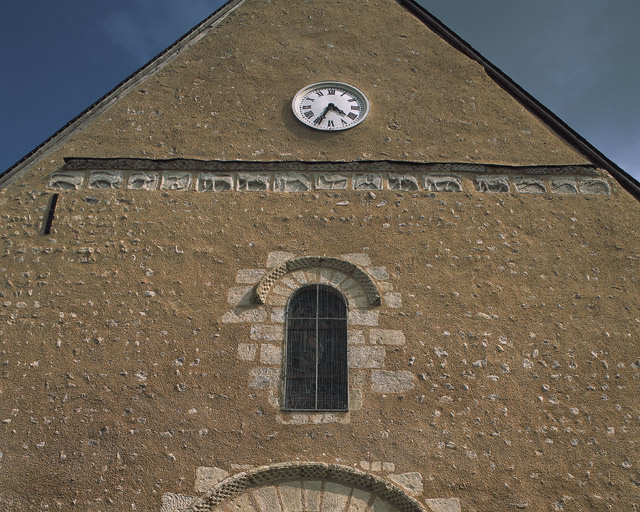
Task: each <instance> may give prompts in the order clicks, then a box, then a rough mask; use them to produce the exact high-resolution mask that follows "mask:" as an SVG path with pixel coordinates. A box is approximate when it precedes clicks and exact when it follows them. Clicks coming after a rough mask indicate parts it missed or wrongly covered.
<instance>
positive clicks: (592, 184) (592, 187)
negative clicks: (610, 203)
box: [578, 178, 611, 195]
mask: <svg viewBox="0 0 640 512" xmlns="http://www.w3.org/2000/svg"><path fill="white" fill-rule="evenodd" d="M578 185H579V186H580V192H582V193H583V194H595V195H608V194H611V188H610V187H609V183H607V182H606V181H605V180H598V179H594V178H588V179H583V180H580V181H579V183H578Z"/></svg>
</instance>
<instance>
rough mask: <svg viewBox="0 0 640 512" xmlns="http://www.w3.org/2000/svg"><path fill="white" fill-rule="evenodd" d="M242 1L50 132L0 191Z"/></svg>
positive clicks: (1, 181) (1, 177)
mask: <svg viewBox="0 0 640 512" xmlns="http://www.w3.org/2000/svg"><path fill="white" fill-rule="evenodd" d="M244 2H245V0H228V1H227V2H226V3H225V4H224V5H222V6H221V7H220V8H219V9H217V10H216V11H214V12H213V13H212V14H211V15H210V16H208V17H207V18H205V19H204V20H203V21H202V22H200V23H198V24H197V25H196V26H195V27H193V28H192V29H191V30H189V31H188V32H187V33H186V34H185V35H183V36H182V37H181V38H180V39H178V40H177V41H175V42H174V43H173V44H171V45H170V46H169V47H168V48H166V49H165V50H163V51H162V52H160V53H159V54H158V55H156V56H155V57H153V58H152V59H151V60H149V61H148V62H147V63H146V64H144V65H143V66H142V67H140V68H139V69H138V70H136V71H134V72H133V73H132V74H131V75H129V76H128V77H127V78H125V79H124V80H123V81H122V82H120V83H119V84H118V85H116V86H115V87H114V88H113V89H111V90H110V91H109V92H107V93H106V94H105V95H104V96H102V97H101V98H99V99H98V100H97V101H95V102H94V103H92V104H91V105H89V106H88V107H87V108H86V109H85V110H83V111H82V112H81V113H80V114H78V115H77V116H76V117H74V118H73V119H71V121H69V122H68V123H67V124H65V125H64V126H63V127H62V128H60V129H59V130H58V131H56V132H55V133H53V135H51V136H50V137H48V138H47V139H45V140H44V141H43V142H42V143H40V144H39V145H38V146H36V147H35V148H34V149H33V150H32V151H30V152H29V153H27V154H26V155H25V156H24V157H22V158H21V159H20V160H18V161H17V162H16V163H15V164H13V165H12V166H11V167H9V168H8V169H6V170H5V171H3V172H1V173H0V190H1V189H3V188H6V187H7V186H9V185H10V184H11V183H13V182H14V181H15V180H16V179H18V178H19V177H20V176H21V175H22V173H23V172H24V171H26V170H27V169H28V168H29V167H30V166H31V164H33V163H35V162H36V161H37V160H39V159H41V158H44V157H46V155H48V154H49V153H50V152H51V151H54V150H55V149H57V148H58V147H60V146H61V145H62V144H64V143H65V142H66V141H67V140H68V139H69V138H70V137H71V136H72V135H73V134H74V133H75V132H76V131H77V130H79V129H81V128H82V127H83V126H85V125H86V124H87V123H88V122H90V121H91V120H92V119H94V118H95V117H97V116H98V115H100V114H101V113H102V112H104V111H105V110H106V109H107V108H108V107H110V106H111V105H112V104H113V103H115V102H116V101H117V100H118V99H119V97H120V96H122V95H124V94H126V93H127V92H129V91H130V90H131V89H133V88H134V87H136V86H137V85H139V84H140V83H141V82H142V81H144V80H146V79H147V78H148V77H149V76H150V75H151V74H153V73H154V72H155V71H157V70H159V69H161V68H163V67H164V66H166V65H167V64H168V63H169V62H171V61H172V60H173V59H174V58H175V57H176V56H178V55H179V54H180V53H181V52H182V51H183V50H184V49H185V48H188V47H189V46H191V45H192V44H194V43H196V42H197V41H198V40H199V39H201V38H202V37H204V35H205V34H206V33H207V32H208V31H209V30H211V29H212V28H215V27H216V26H217V25H218V24H219V23H220V22H222V21H223V20H224V19H225V18H226V17H227V16H228V15H229V14H231V13H232V12H233V11H235V10H236V9H237V8H238V7H239V6H240V5H241V4H243V3H244Z"/></svg>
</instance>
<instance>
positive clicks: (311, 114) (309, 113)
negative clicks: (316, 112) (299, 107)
mask: <svg viewBox="0 0 640 512" xmlns="http://www.w3.org/2000/svg"><path fill="white" fill-rule="evenodd" d="M304 117H306V118H307V119H311V118H312V117H313V112H311V110H309V112H305V113H304Z"/></svg>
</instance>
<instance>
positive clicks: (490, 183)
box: [476, 176, 511, 193]
mask: <svg viewBox="0 0 640 512" xmlns="http://www.w3.org/2000/svg"><path fill="white" fill-rule="evenodd" d="M476 186H477V188H478V192H490V193H494V192H509V191H510V190H511V187H510V186H509V180H508V179H507V177H506V176H478V177H477V178H476Z"/></svg>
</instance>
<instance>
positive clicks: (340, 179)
mask: <svg viewBox="0 0 640 512" xmlns="http://www.w3.org/2000/svg"><path fill="white" fill-rule="evenodd" d="M347 181H348V179H347V177H346V176H344V175H342V174H318V176H316V189H317V190H346V189H347Z"/></svg>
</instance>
